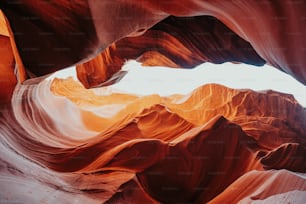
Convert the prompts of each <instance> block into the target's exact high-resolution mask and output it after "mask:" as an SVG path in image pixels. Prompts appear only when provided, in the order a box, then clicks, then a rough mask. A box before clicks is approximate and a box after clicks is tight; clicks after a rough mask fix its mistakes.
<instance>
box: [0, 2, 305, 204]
mask: <svg viewBox="0 0 306 204" xmlns="http://www.w3.org/2000/svg"><path fill="white" fill-rule="evenodd" d="M0 8H1V10H2V11H3V12H4V14H5V15H6V17H5V16H3V15H2V14H1V17H0V31H1V32H0V34H1V35H0V42H1V49H0V54H1V55H0V56H1V58H0V62H1V63H0V77H1V81H0V83H1V84H0V85H1V88H2V89H1V95H0V100H1V106H2V105H6V106H5V108H4V109H1V116H0V126H1V128H0V136H1V143H0V146H1V147H0V151H1V158H0V180H1V184H0V185H1V186H0V187H1V191H0V198H1V202H17V203H18V202H19V203H44V202H46V203H56V202H59V201H60V202H61V203H73V202H80V203H101V202H102V203H116V202H117V203H134V202H137V203H206V202H210V203H224V202H225V203H226V202H229V203H236V202H239V201H240V202H242V203H249V202H252V201H254V202H255V203H256V202H260V201H265V202H268V203H281V202H285V201H288V202H291V203H303V201H304V200H305V199H306V195H305V192H306V189H305V186H306V184H305V183H306V181H305V173H306V150H305V146H306V127H305V124H306V114H305V109H303V108H302V107H301V106H300V105H299V104H298V103H297V102H296V101H295V99H294V98H293V97H292V96H290V95H286V94H280V93H277V92H274V91H266V92H260V93H259V92H253V91H251V90H233V89H229V88H226V87H223V86H220V85H216V84H210V85H205V86H202V87H199V88H198V89H196V90H195V91H194V92H192V93H191V94H190V95H186V96H180V95H174V96H170V97H159V96H157V95H151V96H142V97H141V96H133V95H127V94H115V93H114V94H110V95H98V94H97V93H96V92H95V91H94V90H86V89H84V88H83V86H82V85H81V84H79V83H78V82H74V81H73V80H72V79H67V80H59V79H55V80H54V81H52V82H50V81H43V80H42V79H39V78H35V79H32V80H27V81H24V80H25V79H26V78H33V77H36V76H42V75H45V74H48V73H51V72H53V71H55V70H58V69H62V68H64V67H67V66H70V65H72V64H76V63H77V71H78V78H79V79H80V81H81V82H82V84H83V85H84V86H85V87H87V88H89V87H96V86H106V85H109V84H112V83H114V82H116V81H117V80H120V77H122V76H124V74H125V72H119V73H117V72H118V71H119V70H120V68H121V65H122V64H123V63H124V61H125V60H127V59H137V60H138V61H140V62H143V64H145V65H166V66H169V67H174V68H175V67H187V68H191V67H194V66H195V65H198V64H199V63H202V62H206V61H208V62H214V63H222V62H225V61H235V62H243V63H250V64H254V65H262V64H264V63H265V62H267V63H269V64H272V65H273V66H275V67H277V68H279V69H281V70H283V71H285V72H287V73H289V74H290V75H292V76H293V77H295V78H296V79H298V80H300V81H301V82H303V83H304V84H305V81H306V80H305V79H306V73H305V68H304V67H305V65H306V61H305V59H306V58H305V57H304V56H305V35H306V27H305V19H306V17H305V13H306V12H305V11H306V3H305V2H304V1H299V0H294V1H293V0H292V1H290V0H285V1H282V2H277V1H272V0H270V1H269V0H259V1H251V0H249V1H242V0H235V1H225V0H220V1H213V0H207V1H193V0H183V1H179V2H178V1H166V2H163V1H154V2H153V3H152V1H146V0H143V1H141V3H140V2H139V1H137V2H136V1H135V2H134V1H128V2H127V1H121V0H119V1H95V0H88V1H78V3H72V1H64V0H56V1H32V0H28V1H23V0H21V1H9V0H7V1H1V2H0ZM174 16H175V17H174ZM193 16H197V17H193ZM6 18H7V19H6ZM9 25H10V26H9ZM145 31H146V32H145ZM191 31H192V32H191ZM101 51H102V53H100V52H101ZM92 57H95V58H94V59H92V60H91V61H87V60H89V59H91V58H92ZM86 61H87V62H86ZM115 73H117V75H115V76H113V75H114V74H115ZM16 76H17V77H16ZM112 76H113V78H111V77H112ZM109 79H110V80H109ZM107 80H109V81H107ZM17 82H24V83H23V84H18V85H17V87H16V89H15V91H14V92H13V90H14V87H15V86H16V84H17ZM11 97H12V98H11ZM10 101H11V103H10Z"/></svg>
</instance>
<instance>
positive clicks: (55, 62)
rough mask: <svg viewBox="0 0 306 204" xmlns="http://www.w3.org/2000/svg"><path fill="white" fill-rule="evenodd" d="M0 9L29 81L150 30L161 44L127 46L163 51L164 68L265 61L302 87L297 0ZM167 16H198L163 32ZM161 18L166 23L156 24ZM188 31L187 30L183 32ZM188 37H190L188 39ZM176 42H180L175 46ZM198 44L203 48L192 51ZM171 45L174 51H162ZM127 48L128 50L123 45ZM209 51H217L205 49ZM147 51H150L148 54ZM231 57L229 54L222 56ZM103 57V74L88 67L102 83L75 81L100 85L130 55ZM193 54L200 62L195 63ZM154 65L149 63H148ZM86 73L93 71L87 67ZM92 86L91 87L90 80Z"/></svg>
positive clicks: (6, 5) (30, 4)
mask: <svg viewBox="0 0 306 204" xmlns="http://www.w3.org/2000/svg"><path fill="white" fill-rule="evenodd" d="M0 7H1V8H2V9H3V11H4V13H5V14H6V15H7V17H8V20H9V21H10V24H11V27H12V30H13V33H14V34H15V35H14V36H15V39H16V43H17V47H18V49H19V52H20V55H21V57H22V59H23V62H24V64H25V66H26V68H27V69H28V70H30V71H31V72H32V73H33V74H35V75H42V74H46V73H50V72H52V71H54V70H57V69H61V68H64V67H67V66H69V65H71V64H75V63H80V62H82V60H84V59H86V58H87V59H89V58H91V57H93V56H94V55H95V54H98V53H99V52H100V51H102V50H104V49H106V52H110V54H111V55H112V53H111V52H112V51H111V50H112V49H113V48H111V47H110V46H111V45H112V46H115V45H116V43H115V45H114V44H113V43H114V42H116V41H118V40H120V39H123V41H125V40H124V38H125V37H127V36H137V35H141V34H142V33H143V32H144V31H146V30H148V29H150V28H151V27H152V26H153V25H155V26H154V27H153V28H152V30H158V31H159V32H157V34H156V32H155V34H154V31H150V32H148V33H147V34H146V35H147V36H148V37H149V38H151V39H152V37H153V38H154V35H158V39H163V40H161V42H160V41H158V40H156V42H152V40H149V41H148V42H143V43H144V44H141V40H142V39H143V38H144V36H141V37H136V38H139V40H137V39H134V40H133V41H136V42H137V43H136V45H137V44H138V46H139V45H140V47H138V48H137V49H136V50H135V51H137V50H138V51H141V50H144V48H145V47H146V46H151V45H152V46H153V45H157V47H155V48H157V53H156V52H153V54H152V53H149V55H153V56H154V57H155V58H157V59H159V58H163V57H164V56H165V54H164V53H165V52H167V54H166V59H163V60H162V61H163V63H167V64H169V65H175V64H177V63H179V64H180V63H187V64H189V66H195V64H196V63H199V61H201V62H204V61H210V60H211V61H223V60H224V61H231V60H233V59H235V60H238V61H248V63H254V64H261V63H263V62H264V61H266V62H267V63H269V64H271V65H273V66H275V67H277V68H279V69H281V70H283V71H284V72H286V73H288V74H290V75H292V76H293V77H295V78H296V79H298V80H299V81H301V82H302V83H304V84H305V83H306V73H305V69H304V67H305V64H306V61H305V57H304V55H305V38H304V36H305V34H306V28H305V26H304V25H305V10H306V3H305V2H304V1H301V0H285V1H282V2H281V3H280V2H276V1H273V0H259V1H251V0H247V1H243V0H235V1H230V2H229V1H226V0H221V1H214V0H208V1H195V0H184V1H180V2H179V3H178V2H177V1H173V0H171V1H167V3H163V2H160V1H156V2H155V1H154V2H152V1H147V0H144V1H141V3H140V2H138V1H129V2H126V1H122V0H119V1H106V2H104V1H103V2H100V1H95V0H88V1H86V0H82V1H78V3H72V2H66V1H63V0H57V1H52V2H51V1H42V2H36V1H18V2H15V3H14V2H12V1H9V0H6V1H1V3H0ZM171 15H172V16H177V17H192V16H202V17H195V18H187V19H188V20H187V21H189V22H188V25H191V26H190V27H189V26H184V24H185V23H184V21H185V20H184V18H183V19H181V20H177V21H176V20H175V21H174V22H171V23H170V24H171V25H170V26H169V25H167V24H168V23H167V22H169V21H172V19H173V17H170V18H168V19H166V18H167V17H169V16H171ZM203 16H212V17H214V18H215V19H218V20H219V21H221V22H222V23H221V22H215V23H212V22H211V21H215V20H209V19H210V18H209V17H203ZM164 19H166V20H165V21H162V20H164ZM161 21H162V22H161ZM182 21H183V23H182ZM159 22H160V23H159ZM165 22H166V23H165ZM211 23H212V24H213V27H212V28H209V29H208V30H207V31H206V26H205V28H203V27H201V25H208V26H207V27H210V26H212V25H211ZM186 24H187V23H186ZM224 25H225V26H227V27H228V28H229V29H231V30H232V31H229V29H228V28H227V27H225V26H224ZM172 26H173V27H174V30H172V29H173V28H171V27H172ZM186 28H188V29H186ZM189 28H190V29H192V30H190V31H189ZM190 32H194V34H193V35H188V33H190ZM197 32H199V33H200V35H203V36H201V39H200V40H196V39H197V38H199V36H197V34H196V33H197ZM206 32H207V33H206ZM224 32H225V33H224ZM152 33H153V34H152ZM206 34H207V35H206ZM146 35H145V36H146ZM152 35H153V36H152ZM169 35H170V36H169ZM176 35H177V36H176ZM176 40H178V41H179V42H175V41H176ZM198 42H200V43H201V45H203V46H205V48H202V49H199V48H197V43H198ZM118 43H119V42H118ZM152 43H153V44H152ZM155 43H156V44H155ZM173 43H174V45H179V46H178V47H170V46H168V45H169V44H173ZM248 43H249V44H248ZM119 44H120V43H119ZM119 47H120V46H119ZM184 47H185V49H183V51H182V50H181V49H182V48H184ZM125 48H127V49H131V48H134V47H133V46H132V45H130V44H129V45H128V47H125ZM179 48H180V49H179ZM209 48H213V49H214V50H215V51H213V52H211V51H207V49H209ZM219 48H221V49H219ZM224 48H225V49H224ZM241 48H242V49H245V50H244V51H245V52H243V51H241ZM134 49H135V48H134ZM160 49H165V50H160ZM176 49H178V50H179V51H178V50H176ZM119 51H120V50H119ZM153 51H156V50H154V49H153ZM199 51H200V52H199ZM229 51H231V52H232V53H228V52H229ZM177 52H180V53H184V54H183V55H185V57H187V58H186V59H184V60H183V61H181V62H177V61H176V60H177V59H175V61H174V62H173V61H172V60H173V58H175V57H176V56H177V57H179V55H177V54H176V53H177ZM123 53H124V52H123ZM188 53H196V54H195V56H194V57H195V59H194V58H193V57H192V56H190V55H189V56H188ZM131 54H132V55H136V56H133V57H139V56H140V55H141V54H143V53H139V52H138V53H137V52H133V53H131ZM257 54H258V55H259V56H260V57H259V56H258V55H257ZM104 55H106V56H103V57H102V58H103V59H104V61H103V62H102V63H103V64H104V66H103V69H102V68H101V67H100V68H97V67H96V68H94V69H97V71H95V73H99V74H101V77H98V79H95V77H92V76H87V77H84V76H83V78H82V77H80V78H81V80H82V82H86V80H87V81H89V86H90V85H91V84H93V85H94V86H95V85H96V84H99V83H101V82H102V81H103V80H105V77H109V76H110V75H111V74H113V72H114V71H115V70H116V69H118V67H117V66H115V67H113V68H110V62H112V61H113V60H115V62H116V63H120V61H122V60H125V59H126V57H128V56H126V54H125V55H124V56H119V58H116V57H111V58H110V57H109V54H104ZM138 55H139V56H138ZM145 55H148V53H147V54H145ZM115 56H116V55H115ZM199 56H201V57H200V58H198V57H199ZM261 58H262V59H261ZM152 60H153V61H154V58H153V59H152ZM152 60H150V61H152ZM169 60H171V61H169ZM180 60H182V59H180ZM180 60H178V61H180ZM172 62H173V63H172ZM99 63H101V62H99ZM154 63H156V62H154ZM149 64H150V63H149ZM82 69H84V68H82ZM85 69H86V68H85ZM87 69H89V70H92V69H93V68H90V66H89V68H87ZM101 69H102V70H101ZM105 69H107V70H105ZM83 74H84V72H83ZM87 75H90V73H88V74H87ZM92 80H93V81H94V82H91V81H92ZM95 80H97V81H95ZM85 85H86V83H85Z"/></svg>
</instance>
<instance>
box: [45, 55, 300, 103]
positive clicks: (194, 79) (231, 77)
mask: <svg viewBox="0 0 306 204" xmlns="http://www.w3.org/2000/svg"><path fill="white" fill-rule="evenodd" d="M122 69H123V70H128V71H129V72H128V74H127V75H126V76H125V77H124V78H123V79H122V80H121V81H120V82H119V83H117V84H114V85H112V86H109V87H102V88H98V89H95V91H96V93H99V94H103V92H105V94H109V93H110V92H123V93H131V94H138V95H149V94H159V95H161V96H167V95H171V94H188V93H189V92H191V91H192V90H193V89H195V88H197V87H199V86H201V85H203V84H207V83H218V84H222V85H225V86H227V87H230V88H238V89H239V88H249V89H253V90H267V89H272V90H275V91H279V92H283V93H290V94H292V95H294V97H295V98H296V99H297V100H298V101H299V103H300V104H301V105H302V106H304V107H306V86H304V85H302V84H301V83H299V82H298V81H296V80H295V79H294V78H292V77H291V76H290V75H287V74H285V73H283V72H281V71H279V70H277V69H275V68H273V67H271V66H269V65H265V66H262V67H256V66H252V65H246V64H233V63H230V62H227V63H223V64H219V65H217V64H212V63H204V64H202V65H199V66H198V67H196V68H194V69H170V68H165V67H142V66H141V65H140V64H139V63H137V62H136V61H133V60H130V61H128V62H127V63H126V64H125V65H124V66H123V68H122ZM67 76H74V78H76V74H75V68H74V67H73V68H68V69H65V70H62V71H60V72H57V73H56V74H55V75H52V76H50V77H49V79H52V78H54V77H58V78H66V77H67Z"/></svg>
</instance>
